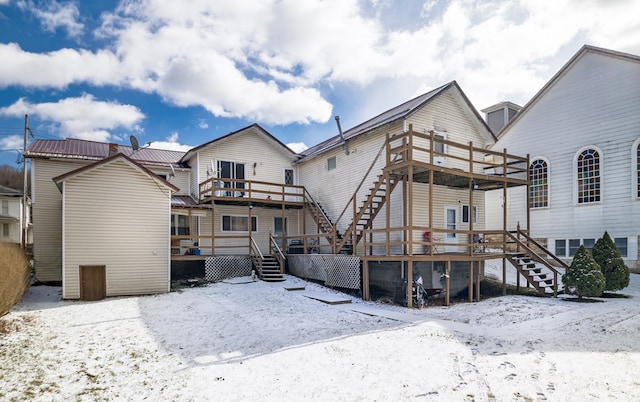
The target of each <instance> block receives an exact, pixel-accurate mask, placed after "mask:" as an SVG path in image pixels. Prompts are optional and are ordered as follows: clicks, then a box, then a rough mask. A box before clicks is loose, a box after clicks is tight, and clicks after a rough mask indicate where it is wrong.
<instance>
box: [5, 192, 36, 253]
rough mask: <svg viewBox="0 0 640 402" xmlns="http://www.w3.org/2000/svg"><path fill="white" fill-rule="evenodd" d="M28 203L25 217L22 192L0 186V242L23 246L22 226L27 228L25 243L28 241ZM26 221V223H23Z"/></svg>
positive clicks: (29, 226)
mask: <svg viewBox="0 0 640 402" xmlns="http://www.w3.org/2000/svg"><path fill="white" fill-rule="evenodd" d="M29 207H30V205H29V202H27V210H26V216H25V209H24V198H23V197H22V191H20V190H15V189H13V188H9V187H5V186H0V242H4V243H18V244H23V240H22V239H23V237H24V226H23V225H24V224H25V223H26V227H27V243H31V241H30V233H31V221H30V219H29V215H30V211H29ZM25 221H26V222H25Z"/></svg>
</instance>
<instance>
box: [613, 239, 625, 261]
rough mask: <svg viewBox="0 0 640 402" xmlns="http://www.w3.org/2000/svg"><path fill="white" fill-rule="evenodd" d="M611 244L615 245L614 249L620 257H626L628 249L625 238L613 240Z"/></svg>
mask: <svg viewBox="0 0 640 402" xmlns="http://www.w3.org/2000/svg"><path fill="white" fill-rule="evenodd" d="M613 242H614V243H615V245H616V248H617V249H618V251H619V252H620V255H621V256H623V257H627V253H628V249H627V238H626V237H616V238H615V239H613Z"/></svg>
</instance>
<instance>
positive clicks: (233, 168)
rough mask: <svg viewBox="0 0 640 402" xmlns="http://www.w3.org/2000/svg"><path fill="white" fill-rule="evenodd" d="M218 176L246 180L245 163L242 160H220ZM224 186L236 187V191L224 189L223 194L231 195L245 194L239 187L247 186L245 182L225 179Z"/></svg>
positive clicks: (240, 195)
mask: <svg viewBox="0 0 640 402" xmlns="http://www.w3.org/2000/svg"><path fill="white" fill-rule="evenodd" d="M218 177H219V178H221V179H236V180H244V179H245V164H244V163H240V162H231V161H218ZM222 187H225V188H233V189H235V191H224V192H223V195H226V196H231V197H243V196H244V191H238V189H243V188H245V187H244V183H234V182H231V181H225V182H224V184H223V185H222Z"/></svg>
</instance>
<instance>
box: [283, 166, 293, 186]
mask: <svg viewBox="0 0 640 402" xmlns="http://www.w3.org/2000/svg"><path fill="white" fill-rule="evenodd" d="M284 184H286V185H287V186H293V169H285V170H284Z"/></svg>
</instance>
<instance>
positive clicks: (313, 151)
mask: <svg viewBox="0 0 640 402" xmlns="http://www.w3.org/2000/svg"><path fill="white" fill-rule="evenodd" d="M450 89H455V90H457V91H458V92H459V93H460V95H461V96H462V99H463V102H464V103H465V104H466V106H467V107H468V108H469V110H470V111H471V112H472V113H473V114H474V115H475V117H476V118H477V120H478V123H479V124H480V125H481V126H482V127H483V129H485V130H486V131H487V133H488V134H489V135H491V136H492V138H493V139H494V140H496V137H495V136H494V134H493V133H492V132H491V130H490V129H489V126H487V124H486V122H485V121H484V119H483V118H482V117H481V116H480V114H479V113H478V111H477V110H476V108H475V107H474V106H473V105H472V104H471V102H470V101H469V98H467V96H466V95H465V93H464V92H463V91H462V89H461V88H460V86H459V85H458V83H457V82H456V81H451V82H449V83H447V84H445V85H442V86H441V87H438V88H436V89H433V90H431V91H429V92H427V93H424V94H422V95H420V96H417V97H415V98H413V99H410V100H408V101H406V102H404V103H401V104H400V105H398V106H395V107H393V108H391V109H389V110H387V111H384V112H382V113H380V114H379V115H377V116H375V117H373V118H371V119H369V120H367V121H365V122H363V123H360V124H358V125H357V126H354V127H352V128H350V129H348V130H347V131H345V132H344V133H343V137H344V140H348V139H350V138H354V137H357V136H359V135H362V134H365V133H367V132H369V131H371V130H374V129H376V128H378V127H382V126H384V125H387V124H391V123H393V122H397V121H399V120H404V119H406V118H408V117H410V116H411V115H412V114H414V113H416V112H417V111H419V110H420V109H421V108H423V107H424V106H425V105H427V104H428V103H430V102H431V101H432V100H434V99H436V98H437V97H438V96H440V95H442V94H443V93H445V92H447V91H448V90H450ZM342 142H343V139H342V138H341V137H340V135H339V134H338V135H336V136H334V137H331V138H329V139H327V140H325V141H323V142H321V143H319V144H317V145H314V146H312V147H310V148H308V149H307V150H305V151H304V152H303V153H302V155H304V157H303V159H310V158H312V157H314V156H316V155H318V154H320V153H322V152H325V151H328V150H330V149H333V148H335V147H338V146H341V145H342Z"/></svg>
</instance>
